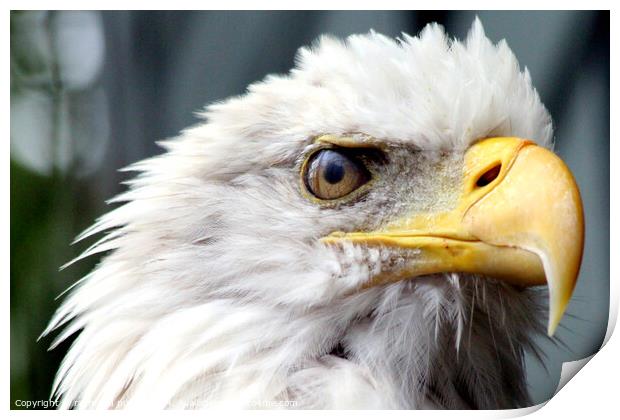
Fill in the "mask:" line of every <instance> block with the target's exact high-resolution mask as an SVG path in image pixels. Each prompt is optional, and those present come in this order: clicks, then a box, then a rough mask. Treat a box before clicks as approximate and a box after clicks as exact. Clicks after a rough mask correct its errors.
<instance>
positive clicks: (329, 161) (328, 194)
mask: <svg viewBox="0 0 620 420" xmlns="http://www.w3.org/2000/svg"><path fill="white" fill-rule="evenodd" d="M306 168H307V170H306V174H305V177H304V179H305V182H306V187H307V188H308V190H309V191H310V192H311V193H312V194H314V195H315V196H316V197H317V198H320V199H322V200H335V199H337V198H341V197H344V196H345V195H347V194H349V193H351V192H353V191H355V190H356V189H358V188H359V187H361V186H362V185H364V184H365V183H367V182H368V181H369V180H370V173H369V172H368V170H367V169H366V168H365V167H364V165H363V164H362V162H360V161H359V160H358V159H357V158H355V157H354V156H350V155H348V154H347V153H345V152H343V151H339V150H334V149H324V150H320V151H318V152H317V153H315V154H314V155H313V156H312V157H310V160H309V162H308V165H307V167H306Z"/></svg>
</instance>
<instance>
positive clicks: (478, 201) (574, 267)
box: [322, 137, 584, 335]
mask: <svg viewBox="0 0 620 420" xmlns="http://www.w3.org/2000/svg"><path fill="white" fill-rule="evenodd" d="M463 175H464V176H463V184H462V186H461V193H460V197H459V199H458V202H457V205H456V207H455V208H454V209H452V210H450V211H446V212H441V213H426V214H412V215H408V216H407V217H404V218H402V219H400V220H397V221H394V222H392V223H389V224H388V225H386V226H385V227H383V228H382V229H380V230H378V231H375V232H353V233H343V232H333V233H332V234H330V235H329V236H327V237H325V238H323V239H322V240H323V242H325V243H328V244H336V243H341V242H344V241H346V242H353V243H360V244H366V245H369V246H384V247H396V248H404V249H414V250H416V252H415V253H414V256H413V257H411V258H410V259H408V260H407V263H406V264H404V265H401V266H399V268H398V269H395V270H393V271H391V272H383V273H381V274H379V275H377V276H375V277H374V278H373V279H372V280H371V282H370V283H369V284H368V285H367V286H373V285H377V284H384V283H388V282H394V281H398V280H402V279H406V278H413V277H416V276H420V275H425V274H433V273H442V272H465V273H478V274H483V275H488V276H490V277H493V278H497V279H501V280H504V281H506V282H508V283H511V284H514V285H519V286H524V287H525V286H534V285H541V284H545V283H547V285H548V288H549V322H548V334H549V335H553V333H554V332H555V329H556V328H557V326H558V324H559V322H560V319H561V318H562V315H563V314H564V311H565V309H566V306H567V305H568V302H569V300H570V297H571V295H572V292H573V289H574V287H575V283H576V281H577V276H578V273H579V267H580V265H581V257H582V254H583V242H584V222H583V209H582V204H581V197H580V195H579V189H578V187H577V184H576V182H575V180H574V178H573V176H572V174H571V173H570V171H569V170H568V168H567V167H566V165H565V164H564V163H563V162H562V160H561V159H560V158H559V157H557V156H556V155H555V154H554V153H552V152H550V151H549V150H547V149H544V148H542V147H539V146H536V145H535V144H534V143H532V142H529V141H527V140H522V139H518V138H505V137H501V138H490V139H486V140H483V141H480V142H478V143H476V144H474V145H473V146H471V147H470V148H469V150H467V152H466V154H465V159H464V168H463Z"/></svg>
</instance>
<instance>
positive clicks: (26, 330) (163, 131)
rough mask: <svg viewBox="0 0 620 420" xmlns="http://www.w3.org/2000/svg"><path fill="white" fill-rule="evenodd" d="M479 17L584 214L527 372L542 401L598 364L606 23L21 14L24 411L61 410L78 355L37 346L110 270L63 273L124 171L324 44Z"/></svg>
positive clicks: (427, 14)
mask: <svg viewBox="0 0 620 420" xmlns="http://www.w3.org/2000/svg"><path fill="white" fill-rule="evenodd" d="M475 15H478V16H479V17H480V18H481V20H482V23H483V24H484V26H485V29H486V31H487V35H488V36H489V37H490V38H491V39H492V40H493V41H496V42H497V41H499V40H500V39H502V38H506V40H507V41H508V43H509V45H510V46H511V48H512V49H513V51H514V52H515V54H516V55H517V57H518V59H519V61H520V63H521V66H522V67H524V66H527V67H528V69H529V71H530V73H531V75H532V79H533V82H534V85H535V86H536V87H537V89H538V90H539V93H540V95H541V97H542V100H543V102H544V103H545V104H546V106H547V107H548V109H549V111H550V112H551V115H552V116H553V118H554V122H555V127H556V143H557V147H556V150H557V151H558V153H559V154H560V156H562V157H563V159H564V160H565V161H566V162H567V163H568V165H569V166H570V168H571V169H572V170H573V172H574V174H575V176H576V178H577V181H578V183H579V185H580V187H581V190H582V195H583V199H584V205H585V213H586V230H587V234H586V248H585V255H584V262H583V267H582V272H581V276H580V280H579V282H578V285H577V289H576V292H575V295H574V298H573V300H572V302H571V305H570V307H569V310H568V314H569V315H568V316H566V317H565V318H564V320H563V322H562V324H561V327H560V329H559V332H558V337H559V339H560V340H562V341H563V342H564V343H565V346H558V345H557V343H547V342H544V343H541V345H542V347H543V348H544V350H545V352H546V354H547V356H546V363H545V367H543V366H541V365H540V364H539V363H538V362H537V361H536V360H535V358H532V357H530V358H528V380H529V385H530V390H531V392H532V395H533V397H534V400H535V401H536V402H542V401H544V400H546V399H548V398H550V397H551V396H552V395H553V391H554V390H555V388H556V386H557V381H558V377H559V372H560V369H561V363H562V362H564V361H567V360H574V359H579V358H583V357H585V356H588V355H590V354H592V353H593V352H594V351H596V350H598V348H599V347H600V345H601V342H602V339H603V337H604V333H605V330H606V325H607V317H608V305H609V13H608V12H562V11H559V12H490V11H481V12H472V11H460V12H446V11H424V12H414V11H402V12H398V11H394V12H383V11H373V12H337V11H333V12H303V11H296V12H95V11H58V12H44V11H29V12H15V11H14V12H12V13H11V34H10V35H11V166H10V170H11V176H10V177H11V181H10V182H11V196H10V199H11V204H10V211H11V270H10V271H11V286H10V291H11V292H10V293H11V308H10V313H11V335H10V339H11V407H12V408H20V407H19V406H18V404H16V401H17V400H22V401H25V400H47V399H48V398H49V396H50V395H49V394H50V389H51V384H52V381H53V377H54V373H55V371H56V369H57V368H58V365H59V363H60V360H61V359H62V356H63V355H64V353H65V352H66V350H67V347H68V345H69V342H67V343H64V344H62V345H60V346H59V347H58V348H56V349H55V350H54V351H51V352H48V351H47V347H48V346H49V345H50V343H51V339H52V338H51V337H45V338H43V339H41V340H40V341H38V342H37V337H38V336H39V335H40V333H41V332H42V331H43V329H44V328H45V326H46V324H47V322H48V320H49V319H50V317H51V315H52V313H53V311H54V310H55V308H56V307H57V306H58V304H59V300H55V298H56V297H57V296H58V295H59V294H60V293H61V292H62V291H64V290H65V289H66V288H67V287H69V286H70V285H71V284H72V283H73V282H75V281H76V280H78V279H79V278H81V277H82V276H83V275H85V274H86V273H87V272H88V271H89V270H90V269H92V267H93V266H94V264H96V262H97V259H96V258H90V259H87V260H86V261H80V262H79V263H77V264H74V265H72V266H71V267H69V268H67V269H66V270H63V271H59V267H60V266H61V265H63V264H64V263H66V262H67V261H69V260H71V259H72V258H74V257H75V256H77V255H78V254H79V253H80V251H82V250H84V249H85V248H86V247H87V246H88V244H89V243H79V244H76V245H74V246H70V243H71V242H72V240H73V238H74V237H75V236H76V235H77V234H78V233H79V232H81V231H82V230H84V229H86V228H87V227H88V226H89V225H90V224H91V223H92V222H93V221H94V220H95V218H96V217H97V216H99V215H101V214H102V213H103V212H105V211H108V210H109V209H110V208H109V207H107V206H106V205H105V200H106V199H109V198H111V197H112V196H114V195H115V194H117V193H119V192H120V191H122V190H123V188H122V186H121V185H120V182H121V181H122V180H123V179H124V176H125V175H123V174H121V173H119V172H118V171H117V170H118V169H119V168H122V167H124V166H126V165H128V164H130V163H132V162H134V161H136V160H139V159H142V158H144V157H147V156H150V155H154V154H156V153H159V152H160V150H159V149H158V148H157V147H156V146H155V141H156V140H159V139H164V138H168V137H172V136H174V135H175V134H176V133H178V131H179V130H180V129H182V128H184V127H186V126H188V125H189V124H191V123H193V122H195V118H194V116H193V112H194V111H196V110H198V109H200V108H201V107H202V106H204V105H205V104H206V103H208V102H211V101H214V100H218V99H223V98H225V97H227V96H230V95H236V94H241V93H243V91H244V90H245V87H246V86H247V85H248V84H249V83H251V82H253V81H255V80H258V79H261V78H263V77H264V76H265V75H266V74H268V73H274V72H278V73H282V72H286V71H288V69H289V68H290V67H291V66H292V65H293V62H294V56H295V51H296V49H297V48H298V47H299V46H302V45H307V44H309V43H311V42H312V41H313V40H314V39H316V37H317V36H318V35H319V34H322V33H332V34H335V35H339V36H345V35H348V34H350V33H359V32H367V31H368V30H370V29H371V28H373V29H375V30H376V31H378V32H382V33H384V34H386V35H390V36H399V35H400V33H401V32H407V33H410V34H415V33H417V32H418V31H419V30H420V29H421V28H422V27H423V26H424V25H425V24H426V23H428V22H432V21H437V22H439V23H441V24H443V25H444V26H445V27H446V29H447V30H448V32H449V33H450V34H451V35H452V36H456V37H459V38H462V37H463V36H465V34H466V32H467V29H468V28H469V26H470V25H471V22H472V21H473V19H474V16H475Z"/></svg>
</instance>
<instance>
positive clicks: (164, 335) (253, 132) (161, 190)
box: [44, 20, 584, 409]
mask: <svg viewBox="0 0 620 420" xmlns="http://www.w3.org/2000/svg"><path fill="white" fill-rule="evenodd" d="M201 117H202V119H201V122H200V123H198V124H197V125H195V126H193V127H190V128H188V129H186V130H184V131H183V132H182V133H181V134H180V135H179V136H178V137H177V138H175V139H173V140H169V141H165V142H162V143H161V145H162V146H163V147H164V148H165V153H163V154H162V155H160V156H156V157H153V158H150V159H147V160H144V161H141V162H139V163H137V164H134V165H133V166H131V167H130V168H129V170H131V171H137V172H138V175H137V176H136V177H135V178H133V179H132V180H131V181H130V182H129V188H128V190H127V191H126V192H124V193H122V194H121V195H120V196H118V197H116V198H115V199H113V200H112V201H113V202H114V203H122V204H121V205H120V206H118V207H117V208H116V209H114V210H112V211H111V212H109V213H107V214H106V215H104V216H103V217H101V218H100V219H99V220H98V221H97V222H96V223H95V224H94V225H93V226H92V227H91V228H89V229H88V230H87V231H86V232H84V233H83V234H82V235H81V236H79V237H78V239H77V240H82V239H84V238H87V237H90V236H92V235H96V234H100V233H104V235H103V237H102V238H101V239H100V240H99V241H98V242H96V243H95V244H94V245H93V246H91V247H90V248H89V249H88V250H87V251H86V252H85V253H84V254H82V255H81V256H80V257H79V258H84V257H86V256H90V255H93V254H98V253H104V256H103V257H102V259H101V262H100V264H99V265H98V266H97V267H96V268H95V269H94V270H93V271H92V272H91V273H90V274H88V275H87V276H86V277H85V278H83V279H82V280H81V281H79V282H78V284H77V286H76V287H74V288H73V289H72V290H71V292H70V294H69V296H68V297H67V298H66V300H65V302H64V303H63V304H62V306H61V307H60V308H59V309H58V311H57V312H56V314H55V316H54V317H53V319H52V320H51V322H50V324H49V327H48V328H47V330H46V331H45V332H44V334H48V333H49V332H50V331H52V330H55V329H58V328H60V327H64V328H63V329H62V332H61V333H60V334H58V336H57V338H56V339H55V341H54V343H53V344H52V346H55V345H56V344H57V343H59V342H61V341H63V340H65V339H67V337H69V336H71V335H72V334H74V333H76V332H79V335H78V336H77V338H76V339H75V341H74V342H73V344H72V346H71V348H70V350H69V351H68V353H67V355H66V357H65V359H64V361H63V362H62V364H61V366H60V368H59V371H58V374H57V378H56V381H55V384H54V389H53V394H54V395H55V397H56V398H58V399H59V400H60V403H61V404H60V405H61V406H62V407H73V406H77V407H78V408H93V407H95V408H132V407H149V408H169V407H170V408H207V407H248V408H256V407H258V408H263V407H278V408H281V407H284V408H288V407H294V408H406V409H418V408H451V409H452V408H459V409H462V408H465V409H468V408H480V409H494V408H514V407H523V406H527V405H529V404H531V401H530V398H529V396H528V392H527V388H526V378H525V371H524V354H525V353H526V352H528V351H536V345H535V340H534V337H536V336H537V335H542V336H544V335H545V333H547V334H549V335H552V334H553V332H554V330H555V328H556V327H557V325H558V323H559V322H560V319H561V317H562V315H563V312H564V310H565V308H566V305H567V303H568V301H569V299H570V296H571V293H572V291H573V288H574V286H575V282H576V279H577V275H578V271H579V266H580V262H581V257H582V250H583V237H584V227H583V226H584V224H583V210H582V204H581V199H580V196H579V191H578V188H577V186H576V183H575V181H574V179H573V177H572V175H571V173H570V171H569V170H568V168H567V167H566V165H565V164H564V163H563V162H562V161H561V160H560V159H559V158H558V157H557V156H556V155H555V154H554V153H553V152H551V151H550V149H551V148H552V135H553V130H552V123H551V119H550V116H549V114H548V112H547V110H546V109H545V107H544V106H543V104H542V103H541V101H540V98H539V96H538V94H537V92H536V90H535V89H534V88H533V87H532V83H531V79H530V76H529V74H528V72H527V70H525V71H521V70H520V67H519V64H518V63H517V60H516V58H515V56H514V54H513V53H512V52H511V50H510V49H509V47H508V46H507V44H506V42H504V41H502V42H500V43H498V44H493V43H491V42H490V41H489V40H488V39H487V38H486V36H485V34H484V30H483V28H482V25H481V24H480V22H479V21H478V20H476V21H475V22H474V24H473V26H472V28H471V30H470V32H469V34H468V36H467V38H466V40H465V41H463V42H461V41H457V40H452V39H450V38H448V37H447V35H446V34H445V32H444V30H443V28H442V27H441V26H439V25H437V24H430V25H428V26H427V27H425V28H424V29H423V30H422V31H421V33H420V34H419V35H418V36H417V37H411V36H408V35H403V37H402V39H398V40H394V39H390V38H387V37H385V36H382V35H380V34H377V33H375V32H372V31H371V32H370V33H368V34H365V35H353V36H350V37H348V38H347V39H346V40H339V39H335V38H333V37H327V36H324V37H321V38H320V39H319V40H318V41H317V42H316V43H315V44H314V45H313V46H312V47H308V48H301V49H300V50H299V52H298V55H297V60H296V65H295V67H294V68H293V69H292V70H291V72H290V73H289V74H287V75H279V76H274V75H271V76H267V77H266V79H264V80H263V81H262V82H260V83H256V84H252V85H251V86H249V88H248V90H247V93H246V94H244V95H242V96H239V97H234V98H231V99H228V100H226V101H224V102H220V103H216V104H213V105H210V106H208V107H207V108H206V109H205V111H204V112H203V113H202V114H201ZM545 285H546V286H547V287H545ZM547 301H548V305H547V304H546V302H547ZM545 324H546V331H545Z"/></svg>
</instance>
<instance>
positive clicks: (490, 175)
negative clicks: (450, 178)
mask: <svg viewBox="0 0 620 420" xmlns="http://www.w3.org/2000/svg"><path fill="white" fill-rule="evenodd" d="M501 170H502V164H501V163H498V164H497V165H495V166H493V167H492V168H491V169H489V170H488V171H486V172H485V173H483V174H482V175H480V178H478V181H476V185H477V186H478V187H484V186H486V185H489V184H490V183H491V182H493V181H494V180H495V178H497V176H498V175H499V172H500V171H501Z"/></svg>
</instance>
